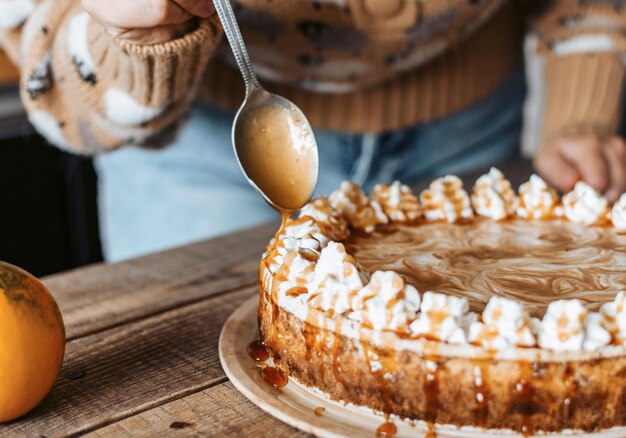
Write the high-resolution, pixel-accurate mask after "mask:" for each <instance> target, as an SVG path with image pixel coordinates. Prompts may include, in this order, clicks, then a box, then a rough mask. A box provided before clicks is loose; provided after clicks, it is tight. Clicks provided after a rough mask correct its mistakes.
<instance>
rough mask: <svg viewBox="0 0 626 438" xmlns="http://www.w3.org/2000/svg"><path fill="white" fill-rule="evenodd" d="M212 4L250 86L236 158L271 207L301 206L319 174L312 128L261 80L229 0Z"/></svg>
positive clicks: (236, 129) (239, 121)
mask: <svg viewBox="0 0 626 438" xmlns="http://www.w3.org/2000/svg"><path fill="white" fill-rule="evenodd" d="M213 4H214V5H215V10H216V12H217V15H218V16H219V18H220V20H221V22H222V26H223V28H224V33H225V34H226V38H227V39H228V42H229V44H230V46H231V48H232V51H233V55H234V56H235V61H236V62H237V65H238V67H239V70H240V71H241V74H242V76H243V80H244V84H245V86H246V98H245V100H244V102H243V104H242V105H241V107H240V108H239V111H238V112H237V115H236V116H235V120H234V122H233V130H232V142H233V148H234V151H235V156H236V157H237V162H238V163H239V166H240V167H241V170H242V172H243V173H244V175H245V176H246V178H247V179H248V182H249V183H250V184H251V185H252V186H253V187H254V188H255V189H256V190H257V191H258V192H259V193H260V194H261V195H262V196H263V198H265V200H266V201H267V202H268V203H269V204H270V205H271V206H272V207H274V208H275V209H277V210H278V211H281V212H291V211H294V210H297V209H299V208H301V207H303V206H304V204H306V203H307V202H308V201H309V200H310V199H311V196H312V195H313V192H314V191H315V186H316V184H317V178H318V174H319V157H318V149H317V142H316V141H315V135H314V133H313V129H312V128H311V125H310V124H309V122H308V120H307V118H306V117H305V115H304V114H303V113H302V111H301V110H300V109H299V108H298V107H297V106H296V105H295V104H293V103H292V102H290V101H289V100H287V99H285V98H284V97H281V96H278V95H276V94H272V93H269V92H267V91H266V90H265V89H263V87H261V85H260V84H259V81H258V79H257V77H256V74H255V72H254V69H253V67H252V63H251V62H250V58H249V56H248V51H247V50H246V47H245V44H244V42H243V37H242V36H241V32H240V31H239V26H238V25H237V21H236V19H235V14H234V12H233V10H232V7H231V4H230V2H229V0H213Z"/></svg>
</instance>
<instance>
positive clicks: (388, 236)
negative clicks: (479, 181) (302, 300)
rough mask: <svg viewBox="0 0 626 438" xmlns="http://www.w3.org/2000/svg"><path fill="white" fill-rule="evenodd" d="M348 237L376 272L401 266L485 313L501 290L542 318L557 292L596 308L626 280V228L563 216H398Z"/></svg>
mask: <svg viewBox="0 0 626 438" xmlns="http://www.w3.org/2000/svg"><path fill="white" fill-rule="evenodd" d="M345 244H346V247H347V248H348V252H349V253H350V254H352V255H353V256H354V257H355V258H356V259H357V260H358V261H359V263H360V264H362V265H363V266H364V267H365V268H366V269H367V270H369V271H370V272H374V271H376V270H385V271H395V272H398V273H399V274H401V275H402V276H403V277H404V278H406V279H407V281H408V282H409V283H411V284H413V285H414V286H415V287H416V288H417V289H418V290H421V291H425V290H431V291H434V292H441V293H446V294H450V295H454V296H458V297H465V298H467V299H468V300H469V302H470V307H471V309H472V310H474V311H476V312H480V313H482V312H483V310H484V309H485V306H486V305H487V303H488V301H489V299H490V298H491V297H492V296H494V295H498V296H501V297H505V298H508V299H511V300H514V301H517V302H518V303H520V304H521V305H522V306H523V307H524V308H525V309H526V310H527V311H529V312H530V313H531V315H532V316H536V317H539V318H541V317H543V315H544V313H545V311H546V308H547V306H548V304H549V303H550V302H551V301H553V300H558V299H569V298H579V299H581V300H583V301H584V302H585V303H586V305H587V306H588V307H589V309H590V310H597V309H599V307H600V305H601V304H603V303H605V302H608V301H612V300H613V299H614V298H615V294H616V291H619V290H624V288H625V287H626V280H624V275H623V272H624V269H626V236H625V235H623V234H620V233H618V232H617V231H616V230H615V229H613V228H612V227H610V228H609V227H588V226H585V225H582V224H576V223H572V222H569V221H566V220H561V219H557V220H550V221H541V222H529V221H526V220H523V219H510V220H508V221H505V222H493V221H491V220H489V219H484V218H476V219H475V220H473V221H472V222H471V223H469V224H466V225H463V226H449V225H448V224H444V223H424V224H420V225H419V226H408V225H402V224H392V225H389V226H385V227H381V228H379V229H377V230H376V231H375V232H373V233H372V234H370V235H367V236H366V235H357V234H355V235H353V236H351V237H350V238H349V239H348V240H347V241H346V242H345Z"/></svg>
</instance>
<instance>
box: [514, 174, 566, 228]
mask: <svg viewBox="0 0 626 438" xmlns="http://www.w3.org/2000/svg"><path fill="white" fill-rule="evenodd" d="M517 215H518V216H519V217H521V218H524V219H552V218H555V217H559V216H562V215H563V207H562V206H561V201H560V199H559V195H558V194H557V193H556V190H554V189H553V188H552V187H550V186H548V184H547V183H546V182H545V181H544V180H543V179H542V178H541V177H540V176H538V175H534V174H533V175H531V176H530V179H529V180H528V181H527V182H525V183H524V184H522V185H521V186H520V188H519V196H518V203H517Z"/></svg>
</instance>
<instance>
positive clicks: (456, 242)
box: [258, 168, 626, 435]
mask: <svg viewBox="0 0 626 438" xmlns="http://www.w3.org/2000/svg"><path fill="white" fill-rule="evenodd" d="M625 292H626V196H623V197H622V198H620V199H619V200H618V201H617V202H616V203H615V204H614V205H610V204H609V203H608V202H607V200H606V199H604V198H603V197H602V196H601V195H600V194H599V193H597V192H596V191H595V190H594V189H593V188H592V187H590V186H589V185H587V184H585V183H584V182H579V183H577V184H576V186H575V188H574V189H573V190H572V191H571V192H570V193H567V194H565V195H564V196H563V197H560V196H559V195H558V194H557V192H556V191H555V190H554V189H553V188H551V187H550V186H549V185H548V184H547V183H546V182H545V181H543V180H542V179H541V178H540V177H539V176H537V175H533V176H531V178H530V179H529V181H528V182H526V183H524V184H522V185H521V186H520V187H519V189H518V190H517V191H515V190H514V189H513V187H512V186H511V184H510V182H509V181H508V180H507V179H506V178H505V176H504V175H503V174H502V173H501V172H500V171H499V170H498V169H495V168H492V169H491V170H490V171H489V172H488V173H487V174H485V175H483V176H481V177H480V178H479V179H478V180H477V181H476V182H475V184H474V186H473V187H472V188H471V190H470V191H469V192H468V191H466V190H465V188H464V187H463V184H462V182H461V180H460V179H459V178H458V177H456V176H445V177H442V178H438V179H436V180H434V181H432V183H431V184H430V186H429V187H428V188H426V189H425V190H424V191H422V192H421V193H419V194H417V193H414V192H413V190H412V189H411V188H410V187H408V186H406V185H403V184H401V183H400V182H394V183H393V184H380V185H377V186H376V187H374V189H373V190H372V192H371V193H370V195H369V196H368V195H366V194H365V193H364V192H363V190H362V189H361V188H360V187H359V186H358V185H356V184H354V183H352V182H349V181H346V182H344V183H342V184H341V187H340V188H339V189H338V190H336V191H335V192H333V193H331V194H329V196H328V197H325V196H321V197H318V198H316V199H314V200H312V201H311V202H309V203H308V204H307V205H306V206H304V208H302V209H301V211H300V212H299V213H298V214H297V216H294V217H292V218H289V219H288V220H286V221H285V222H284V223H283V225H282V226H281V229H280V230H279V231H278V232H277V234H276V236H275V237H274V239H273V240H272V241H271V242H269V244H268V246H267V248H266V251H265V253H264V255H263V258H262V261H261V269H260V290H259V313H258V317H259V326H260V334H261V341H262V342H263V343H264V345H265V347H266V348H267V350H268V351H269V352H270V355H271V356H272V357H273V361H274V365H275V366H276V368H278V369H279V370H281V371H282V372H283V373H284V374H285V375H286V376H288V377H289V378H290V379H293V380H295V381H297V382H299V383H301V384H303V385H306V386H308V387H311V388H315V389H317V390H321V391H322V392H323V393H325V394H326V395H327V396H328V397H329V398H331V399H333V400H337V401H341V402H344V403H351V404H354V405H357V406H364V407H368V408H370V409H372V410H374V411H376V412H379V413H381V414H384V415H386V416H387V418H389V417H390V416H392V417H393V418H395V419H401V420H406V421H411V422H416V421H423V422H425V423H426V424H428V425H429V426H430V427H431V428H433V429H435V428H436V427H437V425H452V426H456V427H473V428H479V429H478V430H503V429H504V430H508V431H512V432H517V433H521V434H524V435H530V434H535V433H545V432H560V431H584V432H597V431H603V430H608V429H611V428H614V427H619V426H626V293H625Z"/></svg>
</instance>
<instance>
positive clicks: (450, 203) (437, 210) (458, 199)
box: [420, 175, 474, 223]
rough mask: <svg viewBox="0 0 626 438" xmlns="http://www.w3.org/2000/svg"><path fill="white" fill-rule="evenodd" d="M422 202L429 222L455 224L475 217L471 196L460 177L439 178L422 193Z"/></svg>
mask: <svg viewBox="0 0 626 438" xmlns="http://www.w3.org/2000/svg"><path fill="white" fill-rule="evenodd" d="M420 200H421V202H422V208H423V210H424V216H426V219H428V220H429V221H446V222H448V223H454V222H459V221H462V220H468V219H471V218H473V217H474V211H473V210H472V206H471V204H470V199H469V195H468V194H467V192H466V191H465V189H463V182H462V181H461V179H460V178H459V177H458V176H454V175H447V176H444V177H442V178H437V179H436V180H434V181H433V182H431V183H430V186H429V187H428V188H427V189H425V190H423V191H422V193H421V194H420Z"/></svg>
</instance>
